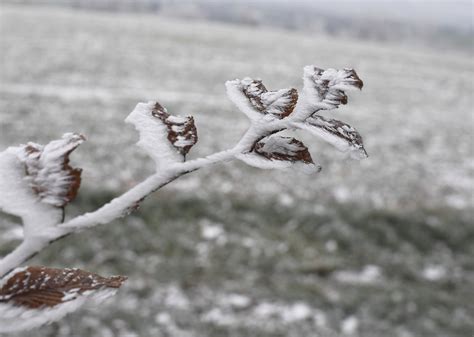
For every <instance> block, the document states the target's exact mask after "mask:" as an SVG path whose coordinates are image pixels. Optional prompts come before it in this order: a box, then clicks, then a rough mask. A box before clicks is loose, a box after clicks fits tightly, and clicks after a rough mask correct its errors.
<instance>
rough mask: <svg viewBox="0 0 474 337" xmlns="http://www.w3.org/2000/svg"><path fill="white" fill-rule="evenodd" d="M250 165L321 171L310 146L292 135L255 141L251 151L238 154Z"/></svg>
mask: <svg viewBox="0 0 474 337" xmlns="http://www.w3.org/2000/svg"><path fill="white" fill-rule="evenodd" d="M236 158H238V159H240V160H242V161H243V162H245V163H247V164H248V165H250V166H254V167H258V168H262V169H285V168H290V167H294V168H297V169H301V170H302V171H304V172H306V173H313V172H319V171H320V170H321V167H320V166H319V165H315V164H314V162H313V159H312V158H311V154H310V153H309V151H308V148H307V147H306V146H305V145H304V144H303V143H302V142H300V141H299V140H297V139H294V138H291V137H282V136H278V135H271V136H269V137H266V138H263V139H261V140H259V141H258V142H256V143H255V145H254V147H253V149H252V151H251V152H248V153H242V154H239V155H237V156H236Z"/></svg>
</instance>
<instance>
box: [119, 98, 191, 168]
mask: <svg viewBox="0 0 474 337" xmlns="http://www.w3.org/2000/svg"><path fill="white" fill-rule="evenodd" d="M125 121H126V122H127V123H131V124H133V125H134V126H135V128H136V129H137V130H138V132H139V133H140V140H139V141H138V143H137V145H138V146H140V147H141V148H143V149H144V150H145V152H147V154H148V155H149V156H150V157H151V158H152V159H153V160H154V161H155V163H156V166H157V168H163V167H165V166H166V165H169V164H172V163H176V162H183V161H184V159H185V155H186V154H187V153H188V152H189V150H190V149H191V147H192V146H193V145H194V144H195V143H196V142H197V131H196V127H195V125H194V119H193V118H192V117H181V116H173V115H170V114H169V113H168V112H167V110H166V109H165V108H163V107H162V106H161V105H160V104H159V103H158V102H152V101H150V102H148V103H138V104H137V106H136V107H135V109H134V110H133V111H132V112H131V113H130V114H129V115H128V117H127V118H126V119H125Z"/></svg>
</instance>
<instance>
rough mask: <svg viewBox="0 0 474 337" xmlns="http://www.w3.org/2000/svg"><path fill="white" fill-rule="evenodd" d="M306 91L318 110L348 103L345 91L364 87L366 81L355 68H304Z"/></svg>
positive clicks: (313, 105)
mask: <svg viewBox="0 0 474 337" xmlns="http://www.w3.org/2000/svg"><path fill="white" fill-rule="evenodd" d="M303 81H304V88H303V90H304V93H305V98H306V100H307V102H308V103H309V104H310V105H311V106H312V107H313V109H314V110H315V111H317V110H330V109H335V108H337V107H339V105H340V104H347V95H346V93H345V91H347V90H352V89H362V86H363V85H364V83H363V82H362V80H361V79H360V78H359V76H358V75H357V73H356V72H355V71H354V69H342V70H336V69H326V70H323V69H320V68H317V67H315V66H313V65H311V66H306V67H305V68H304V75H303Z"/></svg>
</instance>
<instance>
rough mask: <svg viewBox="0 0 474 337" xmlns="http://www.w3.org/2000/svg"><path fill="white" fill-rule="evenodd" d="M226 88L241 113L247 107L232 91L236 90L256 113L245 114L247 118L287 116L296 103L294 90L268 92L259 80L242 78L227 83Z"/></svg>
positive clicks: (281, 117)
mask: <svg viewBox="0 0 474 337" xmlns="http://www.w3.org/2000/svg"><path fill="white" fill-rule="evenodd" d="M226 85H227V86H228V92H229V97H230V98H231V100H232V101H233V102H234V103H235V104H236V105H237V107H239V108H240V109H241V110H242V111H244V112H245V111H246V110H247V107H246V106H245V104H242V102H241V99H240V98H239V97H236V96H238V95H234V94H233V90H229V88H233V89H237V92H240V93H241V94H243V95H244V99H246V100H247V101H248V103H249V104H250V107H251V108H252V109H253V110H255V111H256V112H257V114H255V113H252V114H250V113H247V114H248V115H249V117H252V116H255V117H257V116H258V115H259V114H260V115H272V116H274V117H276V118H278V119H283V118H285V117H287V116H289V115H290V114H291V113H292V112H293V110H294V108H295V106H296V103H297V101H298V91H297V90H296V89H294V88H290V89H281V90H278V91H268V90H267V88H265V86H264V85H263V83H262V81H261V80H254V79H251V78H244V79H243V80H234V81H229V82H227V84H226Z"/></svg>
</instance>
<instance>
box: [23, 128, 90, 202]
mask: <svg viewBox="0 0 474 337" xmlns="http://www.w3.org/2000/svg"><path fill="white" fill-rule="evenodd" d="M84 140H85V137H84V136H82V135H79V134H74V133H68V134H65V135H63V137H62V138H61V139H58V140H54V141H51V142H50V143H48V144H47V145H44V146H43V145H40V144H35V143H28V144H27V145H26V146H25V147H24V148H23V153H22V154H21V155H20V160H21V161H22V162H24V164H25V172H26V175H27V180H28V182H29V183H30V186H31V188H32V189H33V191H34V192H35V193H36V194H38V196H39V197H40V199H41V201H42V202H44V203H47V204H51V205H53V206H56V207H64V206H65V205H66V204H68V203H69V202H71V201H72V200H73V199H74V198H75V197H76V195H77V192H78V190H79V187H80V185H81V173H82V170H81V169H79V168H73V167H72V166H71V165H69V155H70V154H71V152H72V151H74V150H75V149H76V148H77V147H78V146H79V145H80V144H81V143H82V142H83V141H84Z"/></svg>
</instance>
